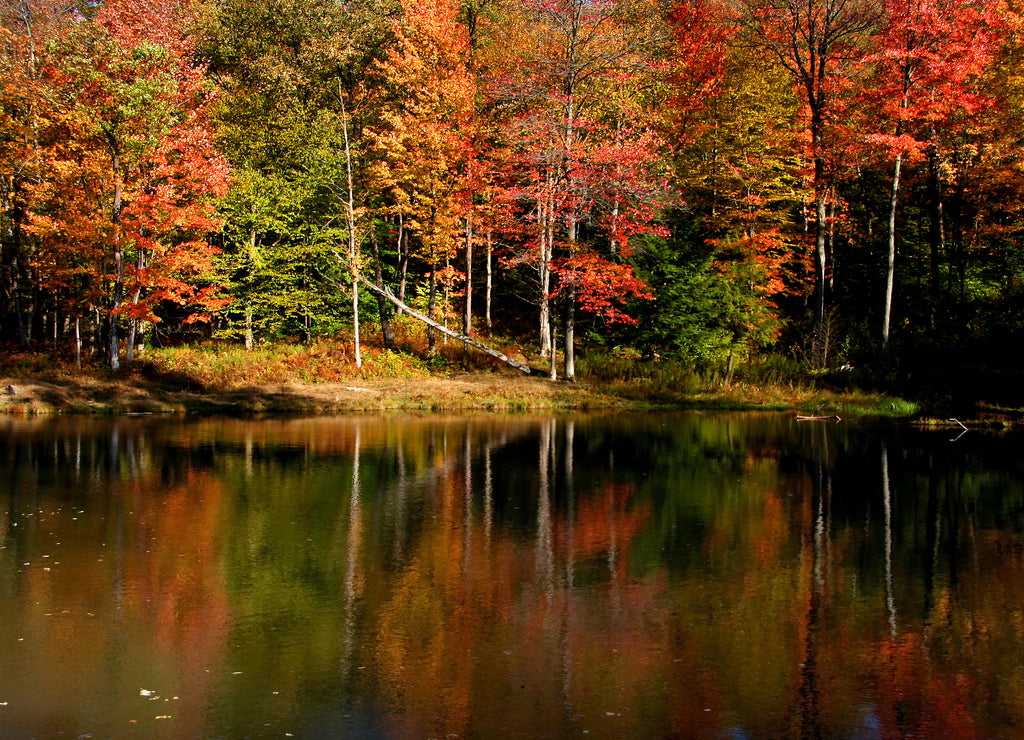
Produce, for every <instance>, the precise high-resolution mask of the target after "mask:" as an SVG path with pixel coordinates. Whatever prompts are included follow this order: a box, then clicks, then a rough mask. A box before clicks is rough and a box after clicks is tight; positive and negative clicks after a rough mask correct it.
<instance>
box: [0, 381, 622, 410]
mask: <svg viewBox="0 0 1024 740" xmlns="http://www.w3.org/2000/svg"><path fill="white" fill-rule="evenodd" d="M628 405H636V402H635V401H629V400H627V399H623V398H621V397H617V396H615V395H613V394H610V393H607V392H604V391H601V390H598V389H596V388H593V387H591V386H589V385H587V384H579V383H556V382H551V381H550V380H546V379H543V378H532V377H507V376H503V375H495V374H490V373H488V374H464V375H453V376H444V377H439V376H438V377H416V378H408V379H387V380H382V379H368V380H352V381H347V382H338V383H331V382H326V383H301V382H287V383H270V384H261V385H247V386H234V387H225V388H210V387H202V386H198V385H196V384H194V383H191V382H188V381H182V382H175V381H174V380H169V379H156V380H155V379H148V378H144V377H138V376H136V377H131V378H128V379H118V378H102V377H88V376H80V377H76V378H60V379H54V380H41V379H28V378H26V379H18V378H9V377H8V378H0V412H2V413H14V414H54V413H56V414H76V413H77V414H83V413H84V414H125V413H192V414H195V413H199V414H281V413H298V414H326V413H346V412H378V411H425V412H431V411H460V410H465V411H474V410H476V411H527V410H542V409H566V410H569V409H576V410H585V409H609V408H618V407H625V406H628Z"/></svg>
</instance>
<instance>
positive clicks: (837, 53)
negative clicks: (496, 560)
mask: <svg viewBox="0 0 1024 740" xmlns="http://www.w3.org/2000/svg"><path fill="white" fill-rule="evenodd" d="M0 12H2V42H3V43H2V47H0V70H2V71H0V74H2V86H0V169H2V179H0V195H2V214H0V225H2V228H0V248H2V251H0V275H2V278H0V341H2V342H3V344H4V345H5V346H7V347H23V348H25V347H27V348H31V349H33V350H37V351H53V352H54V354H55V356H57V357H59V358H61V359H62V361H65V362H67V363H69V364H71V363H75V362H78V363H79V364H81V363H82V362H92V363H103V364H106V365H107V366H109V367H110V368H112V369H114V370H117V369H118V368H120V367H122V366H124V365H125V364H126V363H131V362H132V361H133V359H134V358H135V357H136V356H137V353H138V352H140V351H144V350H143V348H144V347H146V346H149V345H153V346H163V345H169V344H176V343H185V342H190V343H191V342H233V343H238V344H244V345H245V346H246V347H247V348H250V347H253V346H254V345H255V344H257V343H260V342H274V341H282V340H286V341H309V340H311V339H314V338H317V337H335V338H340V339H343V340H344V341H345V342H348V343H350V344H351V347H352V362H353V363H354V364H355V365H356V366H358V365H359V363H360V361H361V360H360V342H361V334H362V339H363V340H365V339H366V338H368V337H370V336H373V337H374V338H375V341H379V342H381V343H382V346H383V347H385V348H388V349H391V348H395V344H396V343H395V338H394V334H393V331H392V322H394V321H395V320H396V317H398V316H399V315H400V314H406V316H405V317H404V318H406V319H407V318H408V314H410V313H412V314H413V315H421V316H423V317H424V318H425V319H427V320H429V326H424V327H423V329H422V330H423V331H424V332H425V333H426V335H427V337H428V338H429V349H430V352H431V353H433V352H434V351H435V347H436V342H437V341H439V338H438V337H439V331H440V330H447V331H449V332H450V333H454V335H455V336H456V337H458V336H464V337H467V338H468V337H473V338H475V339H476V340H479V341H480V342H482V343H483V344H488V343H489V342H491V341H492V338H497V337H500V338H501V341H503V342H506V343H508V342H514V343H516V345H517V346H520V347H522V348H524V350H523V351H524V353H525V354H526V355H527V356H528V357H529V358H530V361H531V362H534V363H535V364H536V365H537V366H543V367H545V368H547V367H548V366H550V373H551V375H552V377H563V378H573V377H574V376H575V374H576V367H575V364H576V356H577V353H580V354H581V355H584V354H587V353H595V354H603V355H612V354H615V355H621V356H624V357H630V358H634V359H635V360H636V361H640V362H646V361H654V360H675V361H679V362H683V363H689V364H692V365H694V366H699V367H705V368H725V367H728V368H729V372H731V368H732V367H733V366H734V365H743V364H750V363H755V362H764V361H766V358H769V357H774V358H783V359H784V360H785V361H786V362H789V363H792V364H793V365H796V366H799V367H802V368H805V369H811V370H825V369H830V370H831V371H833V372H836V371H840V370H841V369H845V368H851V367H852V368H854V369H855V370H857V369H860V368H872V369H873V370H874V371H878V372H881V373H883V374H884V373H896V374H899V373H903V374H905V375H906V376H907V377H909V375H910V373H912V372H916V371H917V369H918V367H923V366H928V367H933V368H934V367H941V368H944V369H950V372H953V373H954V377H966V376H968V375H970V376H971V377H988V378H995V377H1004V376H1005V374H1006V373H1007V372H1008V369H1009V368H1012V367H1013V366H1014V365H1015V364H1017V360H1019V359H1020V350H1019V349H1018V346H1019V345H1020V341H1019V337H1020V331H1021V327H1022V326H1024V254H1022V251H1021V248H1020V244H1019V239H1020V238H1021V232H1022V230H1024V173H1022V161H1024V139H1022V136H1021V132H1022V126H1021V120H1022V116H1024V77H1022V75H1021V72H1020V69H1019V68H1020V63H1019V61H1020V58H1021V54H1022V52H1024V39H1022V35H1021V33H1022V32H1021V25H1020V18H1019V16H1018V15H1017V14H1016V12H1015V10H1014V8H1013V7H1012V4H1004V3H1003V2H1001V1H1000V0H976V1H969V0H802V1H801V2H795V1H793V0H678V1H676V2H670V0H462V2H458V0H386V1H385V2H376V1H374V2H370V1H368V0H354V1H352V2H342V1H341V0H195V1H194V2H189V1H188V0H180V1H178V2H157V1H156V0H113V1H111V2H81V3H74V2H72V3H68V2H54V1H53V0H3V2H2V7H0ZM542 358H544V359H542ZM956 370H959V371H960V373H961V374H960V375H959V376H956V375H955V371H956ZM545 371H546V370H545Z"/></svg>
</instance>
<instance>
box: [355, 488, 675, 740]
mask: <svg viewBox="0 0 1024 740" xmlns="http://www.w3.org/2000/svg"><path fill="white" fill-rule="evenodd" d="M464 480H465V478H464V471H463V470H462V469H458V470H456V469H452V470H451V472H450V473H448V474H446V475H445V477H444V479H443V480H441V481H439V482H438V485H437V488H436V489H435V490H436V491H437V494H438V495H437V506H436V509H435V512H436V515H435V516H434V517H433V518H432V519H431V520H430V521H431V524H430V526H429V527H428V529H427V530H426V531H424V532H423V534H422V537H421V539H420V541H419V548H418V550H417V552H416V554H415V556H414V557H413V558H412V559H411V561H410V562H409V563H408V565H407V567H406V568H405V569H404V570H403V572H402V574H401V575H400V576H398V578H397V581H396V583H395V586H394V588H393V591H392V596H391V599H390V600H389V602H388V604H387V605H386V606H385V608H384V610H383V612H382V614H381V618H380V620H379V621H378V624H377V629H376V632H377V637H376V638H375V639H373V640H371V642H372V644H373V645H374V653H375V660H376V661H377V663H378V664H379V665H380V667H381V673H382V676H383V677H384V682H385V691H386V694H387V695H388V698H389V701H390V702H392V703H393V704H395V705H397V706H402V707H403V708H404V710H405V711H403V712H402V713H400V714H395V715H393V716H392V717H391V721H392V722H393V725H392V726H391V728H390V733H389V734H390V735H391V736H393V737H397V738H406V737H408V738H412V737H424V736H431V735H444V734H455V735H458V736H461V737H465V736H469V735H472V734H473V726H472V724H471V723H472V722H473V721H474V720H475V721H481V722H482V726H502V725H505V726H507V727H509V728H510V730H509V732H510V734H512V735H515V734H517V730H516V728H521V731H522V732H525V733H527V734H530V733H531V732H534V731H536V729H537V728H538V727H544V728H556V727H558V726H559V725H560V723H562V722H564V721H565V718H564V717H563V716H562V715H561V713H560V712H558V711H557V703H554V704H553V703H552V702H550V697H551V696H552V695H556V694H557V693H558V692H564V691H566V690H569V691H570V694H571V695H572V696H570V697H567V700H569V701H571V702H572V703H573V704H574V705H576V704H578V705H579V706H580V707H587V708H589V710H591V714H593V715H594V716H597V714H598V712H597V711H596V707H595V704H596V705H600V706H601V707H602V711H601V712H600V713H599V714H600V717H601V718H602V720H603V721H604V722H606V723H609V722H611V721H612V720H611V719H609V717H608V716H606V714H605V709H606V707H605V705H604V704H601V702H602V701H605V700H607V699H608V698H609V696H608V695H606V694H605V691H604V689H603V688H601V687H598V686H593V685H591V686H586V685H585V683H586V682H587V681H590V680H592V677H605V676H610V675H614V676H616V677H617V678H616V681H617V682H618V683H619V684H620V685H622V686H623V687H626V693H625V694H623V692H622V691H615V692H614V695H615V702H616V703H623V704H632V705H633V706H638V705H640V704H642V703H643V701H644V698H643V694H644V692H645V687H646V686H647V681H648V680H649V678H650V675H651V671H652V670H654V669H655V667H656V665H657V663H658V662H659V661H660V656H661V655H662V654H663V653H662V650H661V647H662V645H661V638H660V637H659V636H658V632H657V631H652V629H651V626H652V625H651V624H650V623H645V622H643V621H642V618H643V615H648V614H650V613H651V612H652V611H653V610H654V606H653V597H654V596H655V594H656V593H657V592H658V590H659V589H660V585H659V583H660V582H659V581H657V580H655V582H654V583H653V584H645V583H640V584H629V583H628V582H627V576H626V573H627V565H628V558H627V553H628V548H629V544H630V542H631V541H632V539H633V538H634V537H635V536H636V535H637V534H638V533H639V532H641V531H642V530H643V527H644V526H645V525H646V522H647V520H648V517H649V510H648V509H647V508H643V509H633V508H631V506H630V503H631V502H630V499H631V496H632V493H633V489H632V488H631V487H627V486H609V487H608V488H606V489H605V491H604V495H587V496H584V497H583V498H582V500H580V502H579V503H578V505H577V509H576V511H575V512H574V514H573V516H572V524H571V525H570V522H569V516H568V514H567V512H565V511H564V510H559V509H556V508H554V507H552V509H551V510H550V512H549V513H548V514H544V513H539V514H538V532H537V539H536V540H534V541H531V542H523V541H522V540H519V539H517V538H516V537H515V536H514V535H513V534H512V533H511V532H507V533H504V534H502V535H500V536H492V535H491V534H490V533H491V532H492V528H491V527H490V526H488V523H486V522H484V521H481V519H480V514H479V512H478V511H476V510H475V509H467V507H466V504H467V499H466V495H465V487H464ZM544 506H545V505H542V507H541V508H542V511H546V509H544ZM548 516H550V521H549V522H547V524H545V521H546V518H547V517H548ZM545 527H549V528H550V531H549V532H548V533H547V534H545V532H544V530H545ZM545 543H548V544H545ZM613 550H614V551H615V552H616V553H617V556H616V558H615V563H616V567H615V571H614V573H609V575H608V576H607V577H608V578H609V580H610V581H611V582H614V583H617V584H620V585H619V586H617V589H618V590H617V593H618V597H619V599H620V600H621V601H622V602H623V603H624V604H625V606H624V608H623V609H622V610H621V614H622V615H624V616H626V618H625V619H623V620H621V622H618V621H616V623H615V629H614V631H613V632H610V631H609V630H608V624H607V614H606V613H605V611H604V610H603V608H599V609H598V610H597V611H593V612H592V611H591V603H592V602H593V601H594V597H593V596H592V595H591V594H590V593H589V592H588V591H586V590H584V591H579V590H578V589H576V588H574V587H572V586H571V585H570V584H569V583H568V582H567V580H566V578H567V577H566V572H567V568H568V567H570V563H573V562H578V561H580V560H582V559H585V558H591V557H597V556H599V555H601V554H602V553H606V552H611V551H613ZM538 574H541V575H540V576H538ZM544 574H547V575H544ZM597 601H598V602H599V603H600V604H604V603H605V601H604V597H603V596H600V597H597ZM638 617H640V618H641V621H636V619H637V618H638ZM658 620H660V618H658ZM658 620H656V621H658ZM495 665H504V666H505V671H506V673H505V675H504V676H503V678H502V680H501V681H500V682H497V683H494V682H491V681H488V680H487V677H486V676H481V675H480V673H479V671H480V666H495ZM596 666H601V670H596V669H595V667H596ZM567 670H568V671H569V673H570V674H571V675H573V676H578V677H579V678H578V679H577V681H578V683H579V686H576V687H566V686H564V685H563V678H564V676H565V675H566V671H567ZM599 680H603V678H601V679H599ZM491 688H493V689H496V690H508V689H510V688H511V689H514V690H515V691H514V693H513V694H511V695H508V694H502V695H500V696H498V695H493V696H492V695H490V694H489V693H488V691H489V689H491ZM542 706H543V707H545V711H550V712H551V714H550V716H544V717H540V716H538V714H537V712H538V707H542ZM485 715H487V716H490V715H493V717H491V719H489V720H483V719H482V717H484V716H485ZM499 717H500V719H498V718H499ZM633 719H635V717H634V718H633ZM619 721H620V722H630V721H632V720H630V719H629V718H628V717H627V718H625V719H621V720H619ZM488 722H489V723H490V724H488ZM555 734H558V733H557V732H556V733H555Z"/></svg>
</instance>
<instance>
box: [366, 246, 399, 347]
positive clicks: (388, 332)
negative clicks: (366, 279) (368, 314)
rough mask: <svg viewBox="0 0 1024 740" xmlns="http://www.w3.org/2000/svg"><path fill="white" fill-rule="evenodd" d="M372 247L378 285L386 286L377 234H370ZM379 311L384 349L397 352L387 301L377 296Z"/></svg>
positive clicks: (374, 270) (379, 295)
mask: <svg viewBox="0 0 1024 740" xmlns="http://www.w3.org/2000/svg"><path fill="white" fill-rule="evenodd" d="M370 246H371V247H372V248H373V273H374V277H375V278H376V279H377V285H383V284H384V272H383V270H382V269H381V265H380V245H379V244H378V243H377V232H375V231H372V230H371V232H370ZM377 310H378V312H379V313H380V333H381V339H382V340H383V342H384V349H386V350H388V351H389V352H394V351H395V333H394V331H392V329H391V318H390V317H389V316H388V314H389V313H390V309H389V308H388V301H387V299H386V298H385V297H384V296H383V295H381V294H380V293H378V294H377Z"/></svg>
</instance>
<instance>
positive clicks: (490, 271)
mask: <svg viewBox="0 0 1024 740" xmlns="http://www.w3.org/2000/svg"><path fill="white" fill-rule="evenodd" d="M493 250H494V247H493V245H492V244H491V230H490V229H488V230H487V298H486V302H485V314H484V317H485V320H486V321H487V328H488V329H490V328H491V326H492V324H491V290H492V289H493V285H494V267H493V265H492V264H491V258H492V257H493Z"/></svg>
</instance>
